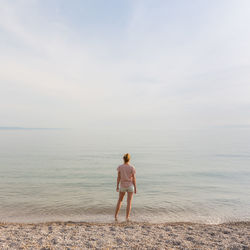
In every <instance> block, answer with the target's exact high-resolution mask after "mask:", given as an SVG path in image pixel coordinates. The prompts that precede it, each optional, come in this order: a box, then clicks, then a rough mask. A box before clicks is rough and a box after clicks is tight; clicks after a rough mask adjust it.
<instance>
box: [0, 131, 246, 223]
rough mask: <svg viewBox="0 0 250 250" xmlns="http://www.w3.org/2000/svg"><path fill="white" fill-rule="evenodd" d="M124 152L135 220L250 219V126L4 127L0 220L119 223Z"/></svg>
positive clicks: (1, 134) (0, 137)
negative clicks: (131, 176)
mask: <svg viewBox="0 0 250 250" xmlns="http://www.w3.org/2000/svg"><path fill="white" fill-rule="evenodd" d="M124 153H130V154H131V156H132V159H131V164H132V165H134V166H135V168H136V171H137V174H136V175H137V189H138V190H137V192H138V193H137V194H136V195H134V198H133V202H132V213H131V220H133V221H147V222H173V221H174V222H176V221H178V222H180V221H190V222H202V223H222V222H229V221H249V220H250V129H249V128H218V129H210V130H208V129H206V130H188V129H187V130H173V131H161V132H160V131H133V132H129V131H127V132H126V131H125V132H124V131H123V132H119V131H104V130H103V131H92V132H88V131H80V130H73V129H58V130H56V129H54V130H49V129H47V130H39V129H25V130H22V129H12V130H6V129H2V130H0V176H1V181H0V221H1V222H45V221H91V222H111V221H113V216H114V210H115V206H116V202H117V198H118V193H117V192H116V177H117V171H116V168H117V166H118V165H120V164H121V163H122V156H123V154H124ZM125 207H126V200H124V202H123V205H122V209H121V211H120V214H119V218H120V219H121V221H122V220H124V219H125Z"/></svg>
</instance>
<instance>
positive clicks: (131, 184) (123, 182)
mask: <svg viewBox="0 0 250 250" xmlns="http://www.w3.org/2000/svg"><path fill="white" fill-rule="evenodd" d="M123 160H124V164H122V165H120V166H119V167H118V168H117V171H118V176H117V186H116V191H117V192H119V191H120V192H119V199H118V202H117V206H116V211H115V220H117V215H118V213H119V210H120V208H121V204H122V200H123V198H124V196H125V194H126V192H127V210H126V220H127V221H129V213H130V210H131V201H132V198H133V193H135V194H136V179H135V168H134V167H133V166H132V165H130V164H129V161H130V155H129V154H125V155H124V156H123ZM119 184H120V188H119Z"/></svg>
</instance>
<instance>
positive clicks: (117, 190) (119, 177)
mask: <svg viewBox="0 0 250 250" xmlns="http://www.w3.org/2000/svg"><path fill="white" fill-rule="evenodd" d="M120 181H121V173H120V171H118V176H117V184H116V192H119V183H120Z"/></svg>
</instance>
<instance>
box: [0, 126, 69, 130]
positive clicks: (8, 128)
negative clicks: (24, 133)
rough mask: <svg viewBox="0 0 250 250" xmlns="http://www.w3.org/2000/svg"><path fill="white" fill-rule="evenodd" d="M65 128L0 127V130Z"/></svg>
mask: <svg viewBox="0 0 250 250" xmlns="http://www.w3.org/2000/svg"><path fill="white" fill-rule="evenodd" d="M62 129H65V128H26V127H0V130H62Z"/></svg>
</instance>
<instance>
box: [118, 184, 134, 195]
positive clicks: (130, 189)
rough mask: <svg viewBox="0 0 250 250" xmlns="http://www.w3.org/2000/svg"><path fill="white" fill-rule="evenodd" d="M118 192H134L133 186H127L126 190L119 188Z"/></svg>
mask: <svg viewBox="0 0 250 250" xmlns="http://www.w3.org/2000/svg"><path fill="white" fill-rule="evenodd" d="M120 192H132V193H133V192H134V185H132V186H129V187H127V188H124V187H120Z"/></svg>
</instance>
